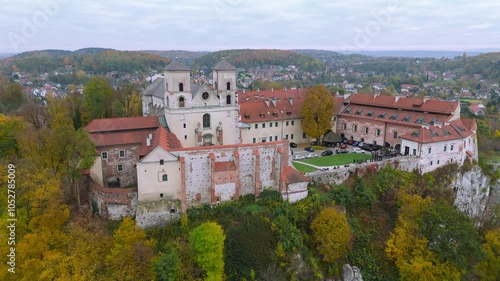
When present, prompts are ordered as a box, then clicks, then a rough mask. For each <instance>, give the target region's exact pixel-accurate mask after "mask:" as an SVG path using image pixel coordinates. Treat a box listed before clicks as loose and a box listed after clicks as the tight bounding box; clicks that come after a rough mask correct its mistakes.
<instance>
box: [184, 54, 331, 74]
mask: <svg viewBox="0 0 500 281" xmlns="http://www.w3.org/2000/svg"><path fill="white" fill-rule="evenodd" d="M222 58H225V59H226V60H227V61H228V62H229V63H231V64H233V65H234V66H235V67H241V68H245V69H248V68H252V67H267V66H270V65H275V66H282V67H287V66H289V65H295V66H298V67H300V68H301V69H303V70H306V71H311V72H315V71H323V70H324V69H325V64H324V62H322V61H321V60H318V59H315V58H312V57H309V56H306V55H303V54H299V53H296V52H293V51H287V50H269V49H239V50H225V51H218V52H212V53H208V54H206V55H204V56H202V57H199V58H197V59H196V60H195V62H194V63H195V65H196V66H198V67H199V66H206V67H208V68H211V67H213V66H214V65H215V64H216V63H218V62H219V61H220V60H221V59H222Z"/></svg>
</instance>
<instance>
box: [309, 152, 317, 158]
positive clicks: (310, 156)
mask: <svg viewBox="0 0 500 281" xmlns="http://www.w3.org/2000/svg"><path fill="white" fill-rule="evenodd" d="M314 157H318V154H316V153H307V154H306V158H307V159H309V158H314Z"/></svg>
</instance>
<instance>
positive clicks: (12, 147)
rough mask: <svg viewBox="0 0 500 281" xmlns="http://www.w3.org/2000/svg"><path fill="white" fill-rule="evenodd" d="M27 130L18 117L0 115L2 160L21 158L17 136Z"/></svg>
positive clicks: (0, 156) (0, 152)
mask: <svg viewBox="0 0 500 281" xmlns="http://www.w3.org/2000/svg"><path fill="white" fill-rule="evenodd" d="M24 128H25V126H24V124H23V122H22V120H21V119H20V118H18V117H9V116H5V115H3V114H0V158H6V159H7V158H9V159H12V158H16V157H19V156H20V147H19V144H18V140H17V136H18V134H19V133H20V132H21V131H22V130H23V129H24Z"/></svg>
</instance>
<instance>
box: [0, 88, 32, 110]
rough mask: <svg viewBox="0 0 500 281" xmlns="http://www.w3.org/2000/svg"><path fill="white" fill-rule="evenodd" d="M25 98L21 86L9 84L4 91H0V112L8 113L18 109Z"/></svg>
mask: <svg viewBox="0 0 500 281" xmlns="http://www.w3.org/2000/svg"><path fill="white" fill-rule="evenodd" d="M25 100H26V98H25V96H24V94H23V89H22V87H21V85H19V84H17V83H11V84H9V85H8V86H7V87H6V89H5V90H2V91H0V112H4V113H8V112H11V111H14V110H16V109H18V108H20V107H21V106H22V105H23V104H24V102H25Z"/></svg>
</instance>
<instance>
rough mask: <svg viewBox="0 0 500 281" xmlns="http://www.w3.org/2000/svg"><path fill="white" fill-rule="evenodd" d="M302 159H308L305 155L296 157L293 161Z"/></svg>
mask: <svg viewBox="0 0 500 281" xmlns="http://www.w3.org/2000/svg"><path fill="white" fill-rule="evenodd" d="M300 159H306V157H305V156H304V155H295V156H294V157H293V160H300Z"/></svg>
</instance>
